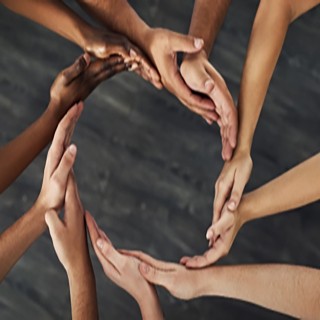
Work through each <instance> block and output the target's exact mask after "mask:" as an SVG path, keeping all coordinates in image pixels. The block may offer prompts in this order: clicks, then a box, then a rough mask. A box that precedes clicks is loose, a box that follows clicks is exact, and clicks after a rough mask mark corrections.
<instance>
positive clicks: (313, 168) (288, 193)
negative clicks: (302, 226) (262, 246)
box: [239, 154, 320, 221]
mask: <svg viewBox="0 0 320 320" xmlns="http://www.w3.org/2000/svg"><path fill="white" fill-rule="evenodd" d="M319 177H320V154H317V155H315V156H313V157H312V158H310V159H308V160H306V161H305V162H303V163H301V164H300V165H298V166H296V167H294V168H293V169H291V170H289V171H288V172H286V173H284V174H283V175H281V176H280V177H278V178H276V179H274V180H272V181H270V182H269V183H267V184H265V185H263V186H262V187H260V188H258V189H256V190H254V191H252V192H250V193H248V194H247V195H245V196H244V197H243V200H242V202H241V203H240V207H239V214H240V215H241V216H242V217H243V219H244V221H249V220H253V219H258V218H261V217H265V216H268V215H272V214H276V213H281V212H283V211H287V210H291V209H294V208H298V207H301V206H303V205H306V204H309V203H311V202H314V201H317V200H319V199H320V179H319Z"/></svg>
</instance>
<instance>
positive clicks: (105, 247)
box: [86, 212, 155, 302]
mask: <svg viewBox="0 0 320 320" xmlns="http://www.w3.org/2000/svg"><path fill="white" fill-rule="evenodd" d="M86 223H87V226H88V231H89V234H90V239H91V244H92V246H93V249H94V251H95V253H96V255H97V257H98V259H99V261H100V263H101V266H102V268H103V270H104V273H105V274H106V276H107V277H108V278H110V279H111V280H112V281H113V282H114V283H115V284H117V285H118V286H119V287H121V288H123V289H124V290H125V291H127V292H128V293H129V294H130V295H131V296H132V297H134V298H135V299H136V300H137V301H138V302H141V300H142V299H146V298H147V297H146V291H147V292H148V294H155V291H154V287H153V286H152V285H151V284H149V283H148V282H147V281H146V280H145V279H144V278H143V277H142V275H141V274H140V272H139V264H140V261H139V260H138V259H136V258H134V257H131V256H127V255H124V254H122V253H120V252H119V251H117V250H116V249H115V248H114V247H113V245H112V243H111V241H110V239H109V238H108V237H107V235H106V234H105V233H104V232H103V231H102V230H101V229H100V228H99V227H98V226H97V224H96V222H95V220H94V218H93V217H92V216H91V215H90V213H88V212H86Z"/></svg>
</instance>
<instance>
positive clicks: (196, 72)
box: [180, 50, 238, 160]
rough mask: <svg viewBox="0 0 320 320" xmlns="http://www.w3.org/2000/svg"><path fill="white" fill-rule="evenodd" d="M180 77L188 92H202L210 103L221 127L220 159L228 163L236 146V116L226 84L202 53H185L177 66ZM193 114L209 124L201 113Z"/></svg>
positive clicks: (209, 121) (208, 120)
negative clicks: (201, 117)
mask: <svg viewBox="0 0 320 320" xmlns="http://www.w3.org/2000/svg"><path fill="white" fill-rule="evenodd" d="M180 70H181V75H182V77H183V79H184V81H185V82H186V84H187V85H188V86H189V88H190V89H192V90H193V91H196V92H201V93H203V94H205V95H207V96H209V97H210V99H211V100H212V101H213V103H214V106H215V109H214V111H215V112H216V113H217V115H218V116H219V118H218V120H217V122H218V124H219V126H220V132H221V139H222V146H223V148H222V158H223V159H224V160H230V159H231V157H232V152H233V149H234V148H235V147H236V143H237V131H238V116H237V109H236V108H235V105H234V102H233V99H232V96H231V94H230V92H229V90H228V88H227V85H226V83H225V81H224V79H223V78H222V77H221V75H220V74H219V73H218V71H217V70H216V69H215V68H214V67H213V66H212V65H211V64H210V63H209V61H208V58H207V55H206V53H205V51H204V50H202V51H200V52H197V53H193V54H187V55H186V56H185V58H184V60H183V62H182V64H181V67H180ZM199 111H200V112H197V111H195V112H196V113H198V114H199V115H201V116H203V118H204V119H205V120H206V121H207V122H208V124H212V119H210V118H207V117H206V116H205V115H204V114H203V113H202V110H199Z"/></svg>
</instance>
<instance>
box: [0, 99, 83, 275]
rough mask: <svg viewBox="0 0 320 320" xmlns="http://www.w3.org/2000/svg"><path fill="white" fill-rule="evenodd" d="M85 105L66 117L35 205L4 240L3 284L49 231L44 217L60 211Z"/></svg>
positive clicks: (0, 242) (0, 249)
mask: <svg viewBox="0 0 320 320" xmlns="http://www.w3.org/2000/svg"><path fill="white" fill-rule="evenodd" d="M81 111H82V106H81V105H80V106H74V107H73V108H71V109H70V111H69V112H68V113H67V114H66V116H65V117H64V118H63V120H62V121H61V123H60V124H59V126H58V128H57V131H56V133H55V136H54V139H53V142H52V145H51V147H50V149H49V152H48V157H47V162H46V166H45V171H44V176H43V183H42V188H41V191H40V194H39V197H38V199H37V200H36V202H35V204H34V206H33V207H32V208H31V209H30V210H29V211H28V212H27V213H26V214H25V215H23V216H22V217H21V218H20V219H19V220H18V221H17V222H16V223H15V224H14V225H13V226H11V227H10V228H8V229H7V230H6V231H5V232H3V233H2V234H1V237H0V260H1V264H0V281H2V280H3V279H4V277H5V276H6V274H7V273H8V272H9V271H10V269H11V268H12V267H13V266H14V265H15V263H16V262H17V261H18V260H19V258H20V257H21V256H22V255H23V253H24V252H25V251H26V250H27V249H28V248H29V246H30V245H31V244H32V243H33V242H34V241H35V240H36V239H37V238H38V237H39V236H40V235H41V234H42V233H43V231H44V230H45V227H46V225H45V220H44V215H45V212H46V210H48V209H50V208H60V207H61V205H62V203H63V200H64V193H65V188H66V183H67V178H68V175H69V172H70V170H71V168H72V166H73V163H74V161H75V157H76V148H75V146H70V147H68V148H67V149H66V150H65V147H67V146H68V145H69V143H70V139H71V135H72V132H73V129H74V126H75V124H76V121H77V119H78V117H79V116H80V113H81Z"/></svg>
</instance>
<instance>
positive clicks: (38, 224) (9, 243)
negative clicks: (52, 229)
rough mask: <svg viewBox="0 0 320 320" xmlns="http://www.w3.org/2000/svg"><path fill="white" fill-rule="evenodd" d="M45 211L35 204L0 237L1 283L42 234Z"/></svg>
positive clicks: (44, 226)
mask: <svg viewBox="0 0 320 320" xmlns="http://www.w3.org/2000/svg"><path fill="white" fill-rule="evenodd" d="M44 211H45V209H44V208H43V207H42V206H41V205H40V204H38V203H36V204H35V205H34V206H33V207H32V208H31V209H30V210H29V211H28V212H27V213H26V214H24V215H23V216H22V217H21V218H20V219H19V220H18V221H17V222H15V223H14V224H13V225H12V226H11V227H9V228H8V229H7V230H5V231H4V232H3V233H2V234H1V236H0V261H1V263H0V281H2V280H3V279H4V278H5V276H6V275H7V273H8V272H9V271H10V270H11V268H12V267H13V266H14V265H15V264H16V263H17V261H18V260H19V259H20V258H21V256H22V255H23V254H24V253H25V252H26V251H27V249H28V248H29V247H30V246H31V245H32V243H33V242H34V241H35V240H36V239H37V238H38V237H39V236H40V235H41V234H42V233H43V232H44V230H45V229H46V224H45V221H44Z"/></svg>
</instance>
